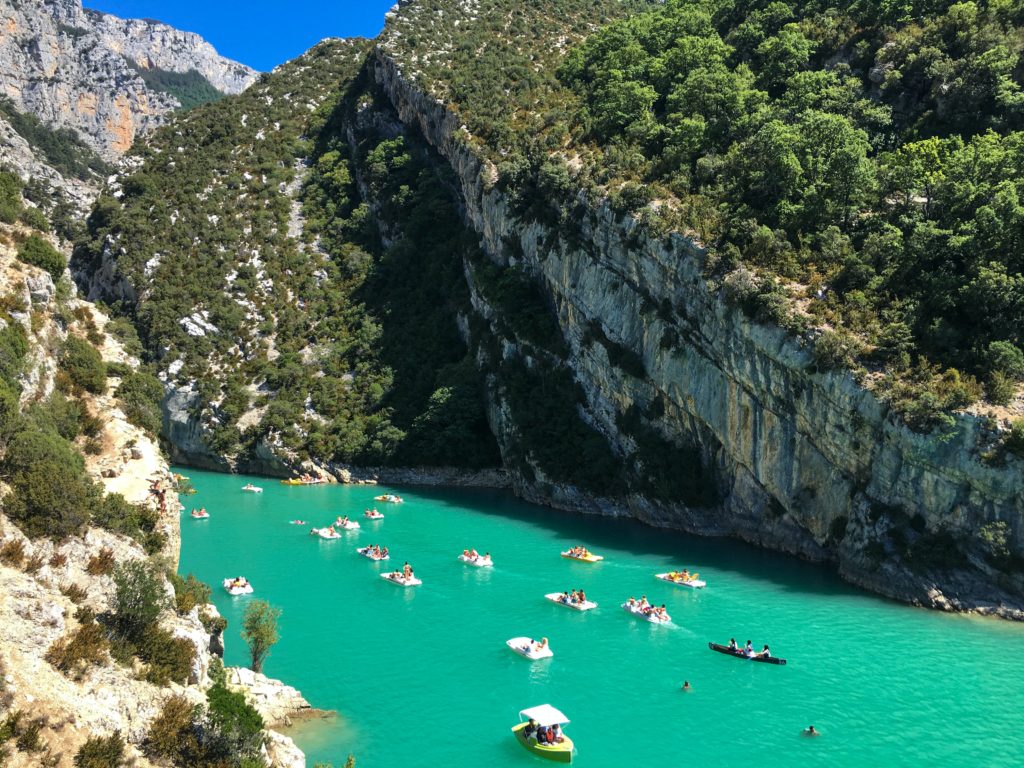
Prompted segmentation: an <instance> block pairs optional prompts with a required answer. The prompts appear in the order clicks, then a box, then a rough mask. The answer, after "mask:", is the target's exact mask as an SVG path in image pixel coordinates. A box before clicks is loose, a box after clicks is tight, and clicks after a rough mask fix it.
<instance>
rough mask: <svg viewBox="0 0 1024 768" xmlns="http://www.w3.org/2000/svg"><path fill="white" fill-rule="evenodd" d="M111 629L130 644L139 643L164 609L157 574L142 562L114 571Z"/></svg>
mask: <svg viewBox="0 0 1024 768" xmlns="http://www.w3.org/2000/svg"><path fill="white" fill-rule="evenodd" d="M113 575H114V599H113V601H112V603H111V607H112V608H113V609H114V626H115V628H116V632H117V634H118V635H119V636H120V637H122V638H124V639H126V640H129V641H133V642H138V641H140V640H141V639H142V638H143V636H144V634H145V632H146V630H147V629H149V628H150V627H152V626H154V625H155V624H156V621H157V619H158V618H159V616H160V613H161V611H163V610H164V609H165V608H166V607H168V606H167V595H166V593H165V592H164V585H163V580H162V578H161V576H160V574H159V573H158V572H157V570H156V569H155V568H154V567H153V566H152V565H150V564H149V563H146V562H144V561H141V560H129V561H128V562H126V563H121V564H120V565H118V566H117V567H116V568H115V569H114V574H113Z"/></svg>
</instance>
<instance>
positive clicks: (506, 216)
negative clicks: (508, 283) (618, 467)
mask: <svg viewBox="0 0 1024 768" xmlns="http://www.w3.org/2000/svg"><path fill="white" fill-rule="evenodd" d="M373 76H374V78H375V80H376V81H377V83H378V84H379V85H380V87H381V88H382V89H383V90H384V92H385V93H386V94H387V97H388V99H389V100H390V102H391V103H392V104H393V105H394V107H395V109H396V110H397V111H398V114H399V115H400V117H401V119H402V121H403V122H404V123H405V125H406V126H408V128H409V129H410V130H412V131H415V132H416V133H420V134H422V135H423V136H424V137H425V138H426V140H427V141H428V142H429V143H430V144H431V145H432V146H433V147H434V148H435V149H436V150H437V151H438V152H439V153H440V155H441V156H442V157H443V158H444V160H445V161H446V162H447V163H448V164H449V165H450V166H451V167H452V168H453V169H454V170H455V171H456V174H457V178H458V185H459V192H460V194H461V197H462V200H463V201H464V203H465V217H466V220H467V222H468V223H469V224H470V225H471V226H472V227H473V229H475V230H476V232H477V233H478V234H479V236H480V238H481V243H482V245H483V248H484V250H485V252H486V253H487V255H488V256H489V257H490V259H491V260H493V262H495V263H498V264H501V265H515V266H517V267H519V268H522V269H525V271H526V272H527V273H529V274H530V275H532V276H534V277H535V278H536V279H537V280H539V282H540V284H541V286H542V288H543V290H544V292H545V293H546V295H547V296H548V298H549V300H550V304H551V306H552V307H553V308H554V310H555V314H556V315H557V319H558V324H559V327H560V329H561V332H562V334H563V336H564V339H565V341H566V343H567V345H568V355H567V364H568V367H569V368H570V369H571V372H572V374H573V377H574V378H575V380H576V382H578V383H579V385H580V386H581V387H582V390H583V392H584V393H585V402H584V404H583V405H582V409H583V412H582V416H583V418H584V420H585V421H587V422H588V423H589V424H591V425H592V426H593V427H595V428H596V429H597V430H598V431H599V432H600V433H601V434H602V435H603V436H604V437H605V438H606V440H607V441H608V443H609V445H610V447H611V449H612V450H613V451H614V452H615V454H616V455H618V456H619V457H621V458H622V459H623V460H624V461H625V460H626V459H628V458H629V457H630V456H631V455H632V454H633V453H634V451H635V449H636V441H635V439H634V436H633V435H631V434H629V433H628V431H627V430H626V429H624V428H623V423H624V421H625V417H627V415H634V418H635V414H637V413H639V414H642V416H641V417H640V418H641V419H642V422H643V424H644V425H645V426H646V427H647V428H651V429H654V430H656V431H657V433H658V434H659V435H660V436H661V437H663V438H664V439H666V440H667V441H669V442H670V443H672V444H679V445H686V446H695V447H696V448H697V449H698V455H699V458H698V461H699V462H700V464H701V466H702V471H703V473H704V475H705V476H706V477H707V478H708V480H709V482H711V483H713V484H714V486H715V491H716V495H717V497H718V502H717V503H713V504H696V505H695V504H686V503H682V502H680V501H678V500H675V501H673V500H668V499H660V500H659V499H654V498H651V497H650V496H648V495H645V494H643V493H627V494H625V495H621V496H618V497H615V498H601V497H599V496H595V495H594V494H593V493H588V492H587V491H586V490H584V489H580V488H577V487H572V486H567V485H565V484H559V483H557V482H550V481H548V480H547V479H546V478H545V476H544V472H543V468H542V467H538V466H532V467H530V470H531V471H529V472H527V473H523V472H519V473H518V478H517V480H516V486H517V489H518V491H519V492H520V493H521V494H522V495H523V496H524V497H526V498H528V499H532V500H535V501H539V502H542V503H547V504H551V505H554V506H558V507H561V508H565V509H572V510H579V511H583V512H591V513H600V514H622V515H630V516H633V517H636V518H639V519H641V520H644V521H646V522H649V523H651V524H653V525H659V526H665V527H673V528H679V529H683V530H687V531H691V532H695V533H700V534H704V535H717V536H722V535H727V536H736V537H739V538H742V539H745V540H747V541H751V542H754V543H757V544H760V545H763V546H767V547H771V548H774V549H779V550H782V551H786V552H791V553H794V554H797V555H799V556H801V557H805V558H808V559H811V560H827V561H832V562H835V563H836V564H837V566H838V568H839V571H840V573H841V574H842V575H843V576H844V577H845V578H847V579H849V580H850V581H852V582H854V583H857V584H860V585H863V586H865V587H868V588H870V589H873V590H875V591H878V592H881V593H883V594H886V595H889V596H892V597H896V598H898V599H903V600H908V601H912V602H915V603H921V604H924V605H929V606H933V607H940V608H947V609H977V610H980V611H985V612H995V613H999V614H1001V615H1004V616H1009V617H1013V618H1018V619H1019V618H1024V612H1022V610H1021V607H1022V606H1024V599H1022V593H1024V589H1022V586H1024V585H1022V582H1021V576H1020V574H1017V575H1016V576H1011V575H1008V574H1004V573H999V572H998V571H997V570H996V569H995V568H993V567H992V566H991V565H990V564H989V563H988V562H986V561H985V560H984V559H983V558H982V557H981V556H980V555H979V554H978V553H977V551H976V547H974V546H973V545H974V543H975V542H976V541H977V538H978V536H979V531H981V530H983V528H984V527H985V526H986V525H991V524H993V523H1000V522H1001V523H1005V524H1006V525H1007V526H1008V529H1009V531H1010V535H1009V541H1008V545H1009V546H1010V547H1011V549H1012V551H1014V552H1017V553H1020V552H1024V483H1022V473H1021V466H1020V463H1019V461H1016V460H1014V459H1012V458H1010V459H1008V460H1007V463H1006V464H1005V465H1004V466H991V465H988V464H986V463H984V462H982V461H981V460H980V450H979V447H980V446H981V445H982V443H983V441H984V440H985V439H986V426H985V424H984V423H983V422H982V420H980V419H978V418H976V417H973V416H967V415H963V416H960V417H958V418H957V428H956V431H955V434H954V435H953V436H952V437H951V438H948V439H941V440H940V439H938V438H937V437H935V436H934V435H930V436H929V435H919V434H916V433H914V432H911V431H910V430H909V429H907V428H906V427H905V426H902V425H901V424H899V423H898V422H897V421H896V420H895V419H892V418H889V416H888V414H887V409H886V407H885V406H884V405H883V404H882V403H881V402H879V400H878V399H876V398H875V397H874V396H873V395H872V393H871V392H870V391H869V390H868V389H866V388H865V387H863V386H861V385H860V384H858V383H857V382H856V381H855V380H854V379H853V378H852V376H851V375H849V374H845V373H817V372H815V371H814V369H813V365H812V360H811V357H810V355H809V353H808V350H807V349H806V348H804V347H803V346H801V345H800V343H799V342H798V341H797V340H795V339H792V338H790V337H788V336H787V334H786V332H785V331H783V330H782V329H780V328H777V327H771V326H767V325H763V324H758V323H755V322H752V321H750V320H748V319H747V318H746V317H745V316H744V315H743V314H742V313H741V312H740V311H739V310H738V309H736V308H734V307H731V306H730V305H729V304H728V302H726V301H725V300H724V297H723V295H722V293H721V292H720V291H719V290H718V289H717V288H716V287H715V286H713V285H711V284H709V283H708V282H707V281H706V280H705V278H704V277H703V270H702V266H703V251H702V248H701V247H700V245H699V244H697V243H695V242H694V241H692V240H690V239H688V238H686V237H684V236H682V235H679V234H672V235H669V236H666V237H654V236H651V235H649V234H648V233H646V232H645V231H644V228H643V227H642V226H641V225H640V224H639V223H638V222H636V221H635V220H633V219H631V218H629V217H627V216H623V215H617V214H615V213H614V212H613V211H612V210H611V209H610V208H609V206H608V205H607V204H606V203H604V202H602V201H594V200H587V199H585V198H580V200H579V202H580V204H581V205H582V206H583V207H584V213H583V215H582V217H581V219H582V221H581V224H580V228H579V230H578V231H576V232H571V233H566V232H565V231H563V230H559V229H558V228H555V227H549V226H545V225H544V224H542V223H539V222H537V221H526V222H524V221H521V220H520V219H519V218H517V216H516V215H515V214H514V213H513V211H512V206H511V204H510V200H509V197H508V195H507V192H506V191H503V190H501V189H499V188H498V187H497V186H495V181H496V180H497V174H496V171H495V169H494V167H493V166H491V165H490V164H488V163H487V162H486V161H483V160H481V159H480V158H479V156H478V155H477V154H476V153H474V152H473V151H472V150H471V149H470V147H471V146H472V144H473V142H472V137H469V136H468V135H467V132H466V129H465V126H464V125H462V123H461V121H460V120H459V118H458V116H457V114H456V113H455V112H454V111H452V110H451V109H450V108H447V107H446V106H445V104H444V103H443V102H442V101H440V100H438V99H436V98H435V97H433V96H430V95H428V94H426V93H425V92H424V90H423V89H422V88H420V87H419V86H418V85H417V84H415V83H414V82H411V81H410V79H407V78H406V77H405V76H404V75H403V72H402V70H401V68H400V66H399V65H398V64H397V63H396V60H395V59H394V58H392V57H391V56H390V55H389V51H388V47H387V43H386V42H385V44H384V45H383V46H382V47H380V48H379V49H378V51H377V53H376V60H375V62H374V63H373ZM467 277H468V278H469V280H470V283H471V286H472V285H473V267H472V265H470V264H467ZM474 306H475V307H476V311H477V313H478V314H479V315H480V316H481V317H482V318H484V320H485V322H486V325H487V327H488V328H489V329H490V331H491V332H492V333H495V334H497V335H498V336H500V337H501V343H502V345H503V350H504V351H503V352H502V355H503V356H504V357H506V358H507V357H509V356H510V355H511V356H515V355H520V354H522V349H520V348H519V345H518V342H517V339H516V338H514V337H512V338H509V337H508V335H507V334H505V335H504V336H502V332H501V330H500V327H499V323H497V322H496V319H495V309H494V308H493V307H491V306H488V303H487V301H486V299H485V298H484V297H483V296H482V295H481V293H480V291H479V290H474ZM595 334H597V335H599V336H600V337H601V338H602V339H603V341H604V343H595V342H594V335H595ZM610 349H615V350H621V349H625V350H626V351H627V352H629V353H631V354H632V357H633V359H634V360H637V361H639V362H640V363H642V370H640V371H638V370H636V367H637V366H636V365H634V366H632V367H631V370H629V371H628V372H627V370H624V369H623V368H624V367H625V366H618V365H616V364H615V363H614V361H613V360H611V359H610V358H611V355H610V354H609V350H610ZM492 395H493V402H492V409H491V421H492V426H493V427H494V428H495V431H496V433H497V434H498V437H499V441H500V442H501V444H502V450H503V454H504V455H505V457H506V460H508V459H510V458H511V457H513V456H520V455H521V454H522V453H523V450H522V446H521V445H519V444H518V442H519V435H518V433H517V430H516V426H515V423H514V419H512V418H510V415H509V409H508V405H507V403H506V402H505V401H504V400H503V398H502V396H501V392H500V389H499V388H497V387H492ZM527 460H528V463H529V457H527ZM510 463H512V464H513V467H514V462H510ZM678 469H680V470H682V469H684V468H683V467H679V468H678ZM936 538H938V539H941V540H943V541H949V540H950V539H955V540H956V541H958V542H959V543H960V545H961V549H960V554H959V558H960V559H959V560H958V561H957V562H953V563H944V564H942V565H941V566H939V567H935V566H937V565H938V564H936V563H934V562H930V561H929V560H928V558H927V557H926V556H925V554H924V550H926V549H927V548H928V546H929V545H930V544H931V543H933V542H934V540H935V539H936ZM908 542H909V547H908ZM915 544H916V545H918V546H919V547H920V548H921V550H922V551H921V553H920V556H919V557H918V558H917V561H916V562H908V560H912V558H908V557H907V556H906V554H907V553H908V552H912V551H913V548H914V545H915Z"/></svg>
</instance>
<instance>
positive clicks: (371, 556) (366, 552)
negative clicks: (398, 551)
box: [356, 547, 391, 563]
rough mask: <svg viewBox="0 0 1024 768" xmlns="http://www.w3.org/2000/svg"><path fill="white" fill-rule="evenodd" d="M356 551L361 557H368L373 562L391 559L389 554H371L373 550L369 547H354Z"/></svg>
mask: <svg viewBox="0 0 1024 768" xmlns="http://www.w3.org/2000/svg"><path fill="white" fill-rule="evenodd" d="M356 552H358V553H359V554H360V555H362V556H363V557H365V558H368V559H369V560H374V561H375V562H378V563H379V562H381V561H383V560H390V559H391V555H384V557H377V555H375V554H373V550H371V549H370V548H369V547H359V548H358V549H356Z"/></svg>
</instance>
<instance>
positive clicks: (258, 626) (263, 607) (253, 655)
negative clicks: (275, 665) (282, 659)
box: [242, 600, 281, 672]
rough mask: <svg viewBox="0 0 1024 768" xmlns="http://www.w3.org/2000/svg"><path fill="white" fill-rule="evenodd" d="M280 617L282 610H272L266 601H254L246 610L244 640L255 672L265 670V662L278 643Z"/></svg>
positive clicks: (243, 624)
mask: <svg viewBox="0 0 1024 768" xmlns="http://www.w3.org/2000/svg"><path fill="white" fill-rule="evenodd" d="M280 617H281V610H280V609H279V608H272V607H271V606H270V604H269V603H268V602H266V601H265V600H253V601H252V602H251V603H249V605H247V606H246V608H245V616H244V617H243V618H242V639H243V640H245V642H246V645H248V646H249V659H250V665H249V666H250V667H251V668H252V671H253V672H259V671H261V670H262V669H263V662H264V661H265V660H266V658H267V656H269V655H270V649H271V648H272V647H273V646H274V644H275V643H277V640H278V635H277V620H278V619H279V618H280Z"/></svg>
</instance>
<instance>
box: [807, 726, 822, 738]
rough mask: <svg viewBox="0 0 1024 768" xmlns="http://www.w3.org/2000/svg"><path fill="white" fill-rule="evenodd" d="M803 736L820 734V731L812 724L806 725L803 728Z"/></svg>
mask: <svg viewBox="0 0 1024 768" xmlns="http://www.w3.org/2000/svg"><path fill="white" fill-rule="evenodd" d="M804 736H821V731H819V730H818V729H817V728H815V727H814V726H813V725H808V726H807V727H806V728H805V729H804Z"/></svg>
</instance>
